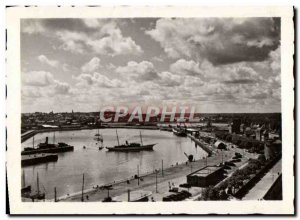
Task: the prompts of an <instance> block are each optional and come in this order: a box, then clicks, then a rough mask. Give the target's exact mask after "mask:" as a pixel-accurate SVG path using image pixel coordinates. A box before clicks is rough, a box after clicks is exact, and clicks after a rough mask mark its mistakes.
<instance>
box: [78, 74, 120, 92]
mask: <svg viewBox="0 0 300 220" xmlns="http://www.w3.org/2000/svg"><path fill="white" fill-rule="evenodd" d="M73 78H74V79H75V80H77V86H79V87H90V86H95V87H98V89H101V88H117V87H122V86H123V84H122V82H121V81H120V80H118V79H109V78H108V77H107V76H104V75H102V74H100V73H97V72H94V73H93V74H87V73H82V74H80V75H79V76H76V77H73Z"/></svg>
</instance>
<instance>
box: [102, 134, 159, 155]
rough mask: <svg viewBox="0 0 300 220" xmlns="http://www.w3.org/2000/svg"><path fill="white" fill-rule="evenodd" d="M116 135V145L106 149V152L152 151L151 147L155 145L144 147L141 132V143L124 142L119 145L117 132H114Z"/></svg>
mask: <svg viewBox="0 0 300 220" xmlns="http://www.w3.org/2000/svg"><path fill="white" fill-rule="evenodd" d="M116 134H117V141H118V145H117V146H114V147H106V149H107V150H108V151H119V152H132V151H142V150H153V146H154V145H155V144H147V145H144V144H143V139H142V133H141V132H140V138H141V143H128V141H126V142H125V144H121V145H120V142H119V137H118V132H117V130H116Z"/></svg>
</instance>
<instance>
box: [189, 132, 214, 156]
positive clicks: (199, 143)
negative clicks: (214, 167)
mask: <svg viewBox="0 0 300 220" xmlns="http://www.w3.org/2000/svg"><path fill="white" fill-rule="evenodd" d="M187 136H188V137H190V138H191V140H192V141H194V142H195V143H196V144H197V145H198V146H199V147H201V148H202V149H203V150H205V152H206V153H208V154H209V155H211V154H213V153H215V150H213V149H212V148H211V147H209V146H208V144H206V143H204V142H203V141H201V140H199V139H197V138H195V137H194V136H193V135H191V134H187Z"/></svg>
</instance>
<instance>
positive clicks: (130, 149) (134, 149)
mask: <svg viewBox="0 0 300 220" xmlns="http://www.w3.org/2000/svg"><path fill="white" fill-rule="evenodd" d="M154 145H155V144H148V145H143V146H138V147H106V149H108V151H119V152H137V151H142V150H149V151H151V150H153V146H154Z"/></svg>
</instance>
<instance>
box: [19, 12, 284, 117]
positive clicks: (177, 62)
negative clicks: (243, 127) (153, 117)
mask: <svg viewBox="0 0 300 220" xmlns="http://www.w3.org/2000/svg"><path fill="white" fill-rule="evenodd" d="M20 34H21V78H22V112H23V113H25V112H36V111H40V112H50V111H54V112H70V111H72V110H73V111H81V112H90V111H99V110H100V109H101V108H102V107H104V106H111V105H112V106H120V105H123V106H124V105H125V106H128V107H133V106H136V105H142V106H157V107H161V106H175V105H177V106H195V107H196V109H197V112H200V113H243V112H244V113H247V112H249V113H256V112H258V113H264V112H281V79H280V77H281V75H280V72H281V65H280V60H281V59H280V18H262V17H260V18H134V19H129V18H128V19H124V18H122V19H117V18H114V19H75V18H74V19H23V20H22V21H21V33H20Z"/></svg>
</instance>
